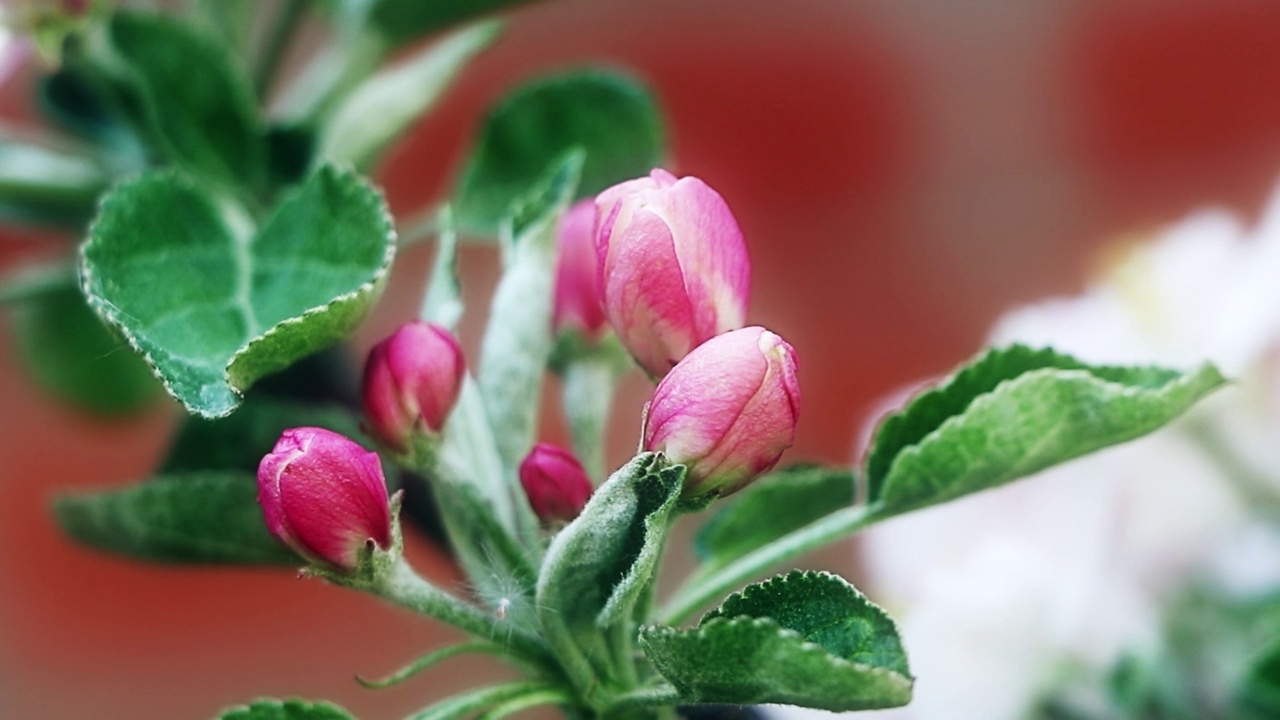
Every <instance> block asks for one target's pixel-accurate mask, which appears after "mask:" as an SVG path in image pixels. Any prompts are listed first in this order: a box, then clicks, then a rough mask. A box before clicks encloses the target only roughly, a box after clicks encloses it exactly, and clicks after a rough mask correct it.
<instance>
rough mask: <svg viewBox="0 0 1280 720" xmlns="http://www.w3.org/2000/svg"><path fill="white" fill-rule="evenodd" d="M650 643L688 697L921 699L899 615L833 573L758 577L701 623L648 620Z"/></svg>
mask: <svg viewBox="0 0 1280 720" xmlns="http://www.w3.org/2000/svg"><path fill="white" fill-rule="evenodd" d="M640 646H641V647H642V648H643V649H644V653H645V655H646V657H648V658H649V660H650V661H651V662H652V663H653V665H654V667H655V668H657V670H658V672H660V673H662V675H663V677H665V678H666V679H667V680H669V681H670V682H671V683H672V685H674V686H675V687H676V689H677V690H678V691H679V693H680V702H681V703H723V704H733V705H753V704H757V703H785V704H789V705H799V706H802V707H810V708H819V709H822V710H832V711H836V712H844V711H848V710H871V709H877V708H890V707H898V706H901V705H905V704H907V703H908V702H910V701H911V686H912V678H911V675H910V672H909V670H908V668H907V658H906V654H905V652H904V651H903V649H902V641H901V639H900V638H899V636H898V629H897V627H896V626H895V625H894V623H893V620H891V619H890V618H889V616H888V615H886V614H885V612H884V611H883V610H881V609H880V608H878V607H876V606H875V605H873V604H872V603H871V602H870V601H868V600H867V599H866V597H864V596H863V595H862V594H861V593H859V592H858V591H857V590H856V589H854V587H853V586H852V585H850V584H849V583H848V582H846V581H845V580H844V579H842V578H840V577H838V576H835V575H832V574H830V573H819V572H805V571H794V572H792V573H789V574H788V575H785V576H779V577H776V578H773V579H772V580H768V581H766V582H763V583H759V584H756V585H750V586H748V587H747V588H746V589H745V590H743V591H742V592H741V593H738V594H736V595H732V596H730V597H729V598H728V599H727V600H725V602H724V604H723V605H721V606H720V607H719V608H718V609H716V610H713V611H711V612H710V613H708V614H707V615H706V617H704V618H703V619H702V622H701V623H700V624H699V625H698V627H696V628H693V629H689V630H679V629H676V628H667V627H653V626H651V627H645V628H642V629H641V632H640Z"/></svg>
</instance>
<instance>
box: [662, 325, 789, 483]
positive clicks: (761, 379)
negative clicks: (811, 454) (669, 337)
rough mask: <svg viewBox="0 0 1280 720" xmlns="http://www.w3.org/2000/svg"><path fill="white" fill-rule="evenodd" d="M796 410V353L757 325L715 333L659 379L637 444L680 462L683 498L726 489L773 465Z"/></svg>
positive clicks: (786, 440) (787, 440)
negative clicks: (685, 469)
mask: <svg viewBox="0 0 1280 720" xmlns="http://www.w3.org/2000/svg"><path fill="white" fill-rule="evenodd" d="M799 413H800V386H799V385H798V384H797V382H796V355H795V351H794V350H793V349H792V348H791V346H790V345H788V344H787V342H786V341H785V340H783V339H782V338H780V337H778V336H777V335H775V334H773V333H771V332H769V331H768V330H765V329H764V328H761V327H748V328H742V329H741V330H734V331H732V332H728V333H725V334H724V335H719V336H717V337H714V338H712V339H710V340H708V341H706V342H705V343H703V344H702V345H700V346H698V347H697V348H696V349H695V350H694V351H693V352H691V353H689V355H688V356H687V357H685V359H684V360H681V361H680V363H679V364H677V365H676V366H675V367H674V368H672V370H671V372H670V373H668V374H667V376H666V377H665V378H663V380H662V382H660V383H658V388H657V389H656V390H655V391H654V393H653V401H652V402H651V403H650V404H649V414H648V417H647V419H646V421H645V428H644V448H645V449H646V450H651V451H657V452H662V453H664V454H665V455H666V456H667V459H669V460H671V461H672V462H675V463H680V464H683V465H687V466H688V467H689V475H688V477H687V478H686V479H685V489H684V496H685V497H699V496H705V495H708V494H715V495H728V494H730V493H732V492H735V491H737V490H740V489H742V488H743V487H744V486H746V485H747V484H748V483H750V482H751V481H752V480H754V479H755V478H756V477H757V476H759V475H760V474H761V473H764V472H766V471H768V470H769V469H770V468H772V467H773V466H774V465H776V464H777V462H778V458H779V457H781V456H782V451H783V450H786V449H787V448H789V447H791V443H792V441H793V440H794V439H795V434H796V419H797V417H798V416H799Z"/></svg>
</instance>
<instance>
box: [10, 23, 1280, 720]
mask: <svg viewBox="0 0 1280 720" xmlns="http://www.w3.org/2000/svg"><path fill="white" fill-rule="evenodd" d="M1277 40H1280V4H1277V3H1274V2H1267V1H1266V0H1230V1H1228V0H1176V1H1174V2H1169V1H1168V0H1126V1H1124V2H1119V1H1111V2H1076V3H1067V2H1039V3H1026V2H1022V1H1021V0H986V1H985V2H979V3H953V2H946V0H913V1H908V2H901V1H900V0H868V1H866V2H847V1H846V0H791V2H787V3H779V2H773V1H772V0H700V1H699V2H696V3H691V2H687V1H686V0H650V1H649V2H644V3H637V2H628V1H627V0H551V1H549V2H544V3H542V4H538V5H534V6H530V7H527V8H523V9H521V10H519V11H516V12H514V13H512V14H511V22H510V24H509V25H508V27H507V32H506V35H505V37H504V38H503V40H502V41H501V42H500V43H499V44H498V46H497V47H496V48H495V49H494V50H493V51H491V52H490V53H489V54H488V55H487V56H485V57H484V58H483V59H482V60H481V61H479V62H478V63H476V64H475V66H474V67H472V68H471V69H469V70H468V71H467V72H466V73H465V74H464V75H463V77H462V79H461V82H460V84H459V85H458V86H457V88H456V89H454V90H453V91H452V92H451V93H450V94H449V95H448V97H447V98H446V100H445V102H444V104H443V107H442V108H441V109H440V111H439V112H437V113H436V114H435V115H434V116H433V117H431V118H430V119H429V120H427V121H426V122H424V123H422V124H421V126H420V127H419V128H418V129H417V130H416V131H415V132H414V134H413V137H412V139H411V140H410V141H409V142H407V143H406V144H405V145H404V146H403V147H402V148H401V149H400V151H399V152H398V153H397V154H396V155H395V156H394V157H393V158H392V159H391V160H390V161H389V163H388V164H387V166H386V168H385V170H384V172H382V173H381V174H380V180H381V182H382V183H383V184H384V185H385V187H386V190H387V194H388V196H389V198H390V200H391V203H392V206H393V209H394V210H395V211H396V212H397V214H405V213H408V212H410V211H412V210H414V209H416V208H418V207H421V206H423V205H425V204H427V203H428V202H429V201H431V200H432V199H434V198H437V197H439V196H440V195H441V194H442V193H443V192H444V189H445V188H446V187H447V182H448V180H449V178H450V177H451V173H452V172H453V170H454V169H455V168H456V167H457V165H458V162H459V160H460V157H461V152H462V150H463V148H464V147H465V141H466V139H467V138H468V136H469V133H470V131H471V129H472V128H473V127H474V126H475V122H476V119H477V117H478V115H479V113H481V112H482V111H483V109H484V108H485V107H486V106H487V105H488V104H489V103H490V102H492V101H493V100H494V99H495V98H497V97H498V96H500V94H501V93H502V91H503V90H504V89H505V88H507V87H510V86H511V85H512V84H513V83H515V82H517V81H519V80H520V79H522V78H524V77H527V76H529V75H531V74H535V73H538V72H541V71H545V70H549V69H553V68H559V67H565V66H572V65H578V64H582V63H587V62H594V61H604V62H606V63H609V64H615V65H620V66H624V67H627V68H631V69H633V70H635V71H636V72H638V73H639V74H641V75H642V76H644V77H645V78H647V79H648V80H649V81H650V82H651V83H652V85H653V87H654V88H655V90H656V91H657V94H658V95H659V97H660V98H661V100H662V102H663V104H664V106H665V107H666V110H667V111H668V115H669V119H670V131H671V136H672V143H673V147H674V152H673V155H674V161H673V164H674V167H675V169H676V170H678V172H679V173H681V174H695V175H698V176H701V177H702V178H704V179H705V180H707V181H708V182H709V183H710V184H711V185H713V186H714V187H716V188H717V189H719V190H720V191H721V193H722V194H723V195H724V196H725V197H726V199H727V200H728V201H729V204H730V206H731V207H732V208H734V210H735V212H736V214H737V216H738V219H739V221H740V223H741V225H742V226H743V228H744V231H745V232H746V235H747V239H748V243H749V246H750V250H751V253H752V258H753V264H754V269H755V274H754V290H753V298H752V302H753V309H752V312H751V320H752V321H753V322H756V323H760V324H764V325H767V326H769V327H771V328H772V329H774V330H776V331H778V332H780V333H781V334H782V335H784V336H785V337H786V338H787V339H788V340H790V342H791V343H792V344H793V345H794V346H795V347H796V348H797V349H798V351H799V353H800V355H801V359H802V367H801V383H802V385H803V388H804V393H805V396H804V412H803V417H802V422H801V426H800V431H799V437H798V440H797V446H796V447H795V449H794V450H793V451H792V452H791V455H790V457H791V458H792V459H799V458H816V459H822V460H827V461H832V462H847V461H849V460H850V459H851V458H850V453H851V448H852V444H853V437H854V433H855V431H856V429H857V428H858V427H859V425H860V424H861V423H862V422H863V413H864V412H865V411H866V408H868V406H869V405H870V404H871V403H872V402H873V400H874V399H875V398H876V397H877V396H879V395H881V394H882V393H884V392H886V391H888V390H890V389H892V388H894V387H895V386H897V385H899V384H901V383H903V382H906V381H909V380H912V379H915V378H918V377H920V376H924V375H929V374H934V373H938V372H940V371H943V370H945V369H947V368H948V367H950V366H952V365H954V364H956V363H957V362H959V361H961V360H962V359H964V358H965V357H966V356H968V355H969V354H971V353H973V352H974V351H976V350H977V349H978V347H979V346H980V344H981V342H982V338H983V336H984V334H985V330H986V328H987V327H988V325H989V323H990V322H991V320H992V319H993V318H994V317H995V316H996V314H998V312H999V311H1000V310H1001V309H1002V308H1004V307H1006V306H1008V305H1010V304H1013V303H1017V302H1023V301H1028V300H1031V299H1034V298H1037V297H1041V296H1043V295H1046V294H1052V293H1061V292H1068V291H1071V290H1073V289H1076V288H1078V287H1079V286H1080V285H1081V283H1082V281H1083V279H1084V277H1085V276H1086V272H1087V270H1088V268H1089V266H1090V263H1091V262H1092V257H1093V254H1094V252H1095V250H1096V249H1097V248H1098V247H1099V246H1100V245H1101V244H1103V243H1105V242H1106V241H1108V240H1111V239H1114V238H1115V237H1116V236H1117V235H1119V234H1123V233H1131V232H1143V231H1149V230H1152V229H1155V228H1157V227H1159V225H1160V224H1162V223H1165V222H1168V221H1171V220H1173V219H1175V218H1177V217H1178V216H1180V215H1181V214H1183V213H1185V212H1187V211H1188V210H1190V209H1191V208H1193V207H1196V206H1200V205H1202V204H1206V203H1218V204H1226V205H1229V206H1231V207H1234V208H1237V209H1238V210H1239V211H1240V212H1242V213H1253V212H1254V211H1255V210H1256V209H1257V207H1258V206H1259V204H1260V202H1261V200H1262V199H1263V198H1264V197H1265V196H1266V195H1267V194H1268V193H1269V191H1270V190H1271V188H1272V185H1273V183H1274V181H1275V179H1276V177H1277V175H1278V174H1280V42H1277ZM26 93H27V88H26V83H25V82H24V81H23V80H22V79H19V81H17V82H13V83H10V84H9V85H7V86H5V87H4V89H3V91H2V95H0V106H2V107H3V109H4V111H5V113H6V114H7V115H8V116H10V117H13V116H18V117H20V116H21V115H22V114H23V113H22V110H21V108H22V106H23V104H24V103H25V102H26ZM2 237H3V244H0V263H2V264H3V265H2V267H3V268H6V269H7V268H12V267H14V266H16V265H18V264H20V263H22V262H25V261H26V260H28V259H30V258H32V257H37V256H40V255H43V254H47V253H48V251H49V248H50V247H51V246H57V245H58V244H59V241H58V240H56V239H51V238H49V237H47V236H43V237H40V238H37V237H36V236H34V235H32V234H23V233H18V232H10V231H6V232H5V234H4V235H3V236H2ZM63 247H65V245H63ZM494 261H495V258H494V257H493V255H492V252H491V251H490V250H487V249H483V248H472V249H469V250H467V251H466V253H465V256H464V258H463V263H464V270H465V271H466V276H467V281H468V282H469V283H470V284H469V286H468V297H469V298H471V299H472V300H473V305H472V308H473V309H472V317H471V318H470V321H469V322H470V324H469V325H467V327H466V330H467V331H469V335H468V336H467V337H465V338H464V340H465V341H466V343H467V344H468V345H469V346H471V347H474V346H475V345H476V343H477V340H478V338H477V337H476V331H477V328H478V327H479V323H480V322H481V321H482V319H483V318H482V316H481V315H480V313H479V312H477V311H476V310H475V306H476V305H479V304H480V303H481V301H482V299H483V298H484V297H485V293H486V290H487V288H489V287H491V285H492V282H493V279H494V277H495V273H496V268H495V262H494ZM428 263H429V250H428V249H426V248H415V249H413V250H411V251H409V252H407V253H405V254H404V255H403V256H402V257H401V259H400V260H399V262H398V265H397V272H396V277H395V282H393V284H392V287H391V288H390V289H389V291H388V295H387V299H386V301H385V302H384V303H383V305H382V306H381V307H380V308H379V311H378V313H377V314H376V315H375V317H374V318H372V319H371V320H370V321H369V322H368V323H367V324H366V326H365V327H364V328H363V329H362V331H361V334H360V342H361V343H363V344H364V346H367V344H368V343H369V342H371V341H373V340H375V339H377V338H378V337H380V336H381V335H382V334H383V333H385V332H387V331H388V330H389V329H390V328H392V327H393V326H394V325H395V324H396V323H398V322H399V321H401V320H404V319H406V318H407V317H408V316H409V315H410V314H411V313H412V312H413V308H414V305H413V297H412V293H413V292H414V291H415V288H416V287H417V286H418V285H419V284H420V282H421V277H422V272H423V271H424V268H425V267H426V266H427V264H428ZM0 322H2V323H4V324H5V329H4V332H3V333H0V345H2V346H3V347H2V348H0V717H3V718H5V720H43V719H52V718H79V717H94V718H97V719H98V720H112V719H116V718H119V719H121V720H124V719H126V718H127V719H128V720H139V719H146V718H156V719H160V718H165V719H171V718H184V717H191V718H199V717H209V716H212V715H214V713H215V711H216V710H217V709H218V708H220V707H222V706H224V705H228V704H232V703H236V702H241V701H244V700H247V699H249V698H252V697H255V696H258V695H274V696H295V695H297V696H305V697H328V698H331V699H334V700H336V701H338V702H340V703H342V704H344V705H346V706H347V707H349V708H350V709H351V710H353V711H354V712H355V713H356V714H357V715H359V716H361V717H363V718H367V719H372V718H391V717H397V716H399V715H400V714H404V713H407V712H409V711H410V710H412V709H413V708H415V707H418V706H420V705H423V704H425V703H426V702H427V700H428V699H430V698H434V697H439V696H441V695H443V694H445V693H447V692H449V691H451V690H454V689H456V687H455V685H456V683H458V682H461V681H462V679H465V680H466V681H467V682H474V681H475V680H476V678H479V677H480V676H482V675H485V674H493V673H494V672H496V670H494V669H493V668H492V666H491V665H490V664H489V663H488V662H486V661H484V660H477V659H473V658H464V659H460V660H456V661H451V663H454V664H452V665H450V666H447V668H441V669H440V670H439V671H437V672H433V673H428V675H427V676H425V677H421V678H418V679H416V680H414V681H410V682H409V683H406V684H405V685H403V686H400V687H399V688H396V689H392V690H386V691H382V692H381V693H374V692H370V691H365V690H362V689H360V688H359V687H357V686H356V685H355V684H354V683H353V682H352V680H351V676H352V674H353V673H356V672H359V673H363V674H367V675H378V674H381V673H383V672H385V671H388V670H390V669H391V668H392V667H393V666H395V665H396V664H398V663H400V662H402V661H406V660H408V659H410V658H411V657H413V656H414V655H415V654H416V653H420V652H422V651H424V650H426V649H429V648H430V647H434V646H436V645H438V644H440V643H441V642H442V641H443V638H445V636H446V634H445V632H444V631H442V630H440V629H438V628H436V627H434V626H432V625H431V624H430V623H428V622H426V621H424V620H421V619H418V618H415V617H411V616H408V615H406V614H402V613H400V612H398V611H396V610H393V609H389V608H384V607H382V606H380V605H378V604H377V603H376V602H374V601H373V600H370V599H367V598H365V597H362V596H358V595H356V594H353V593H349V592H345V591H341V590H338V589H334V588H330V587H325V586H323V585H321V584H320V583H318V582H300V581H297V580H295V579H294V578H292V577H291V576H290V575H289V574H288V573H277V572H266V571H241V570H228V569H217V570H198V569H173V568H154V567H147V566H142V565H137V564H133V563H130V562H127V561H124V560H120V559H116V558H114V557H108V556H105V555H101V554H96V553H93V552H90V551H87V550H84V549H82V548H79V547H76V546H73V545H71V544H70V543H69V542H67V541H66V540H64V539H63V538H61V537H60V536H59V534H58V533H57V531H56V530H55V528H54V527H53V524H52V522H51V520H50V516H49V513H48V511H47V506H48V502H49V500H50V498H51V497H52V496H53V495H54V494H56V493H57V492H59V491H62V490H65V489H69V488H92V487H105V486H111V485H115V484H120V483H124V482H127V481H129V480H132V479H135V478H139V477H142V476H145V475H146V474H147V473H148V471H149V470H150V468H151V466H152V465H153V463H154V462H155V461H156V459H157V457H158V455H159V454H160V453H161V451H162V449H163V447H164V443H165V441H166V438H167V435H168V433H169V432H170V431H171V429H172V427H173V425H174V423H175V421H176V419H177V418H178V411H177V410H176V409H175V408H174V407H173V406H172V405H171V404H162V406H161V407H157V408H155V409H154V410H152V411H150V412H148V413H146V414H144V415H143V416H141V417H138V418H134V419H130V420H126V421H120V420H113V421H107V420H101V419H94V418H86V417H82V416H80V415H77V414H76V413H75V412H74V411H73V410H71V409H70V408H68V407H65V406H62V405H60V404H58V403H57V402H55V401H53V400H50V399H49V398H48V397H46V396H45V395H43V394H42V393H41V392H40V391H39V390H38V389H36V388H34V387H32V385H31V383H30V381H29V379H28V378H27V377H26V376H25V375H24V373H23V371H22V370H21V369H20V368H19V367H18V365H17V360H16V358H15V357H14V353H13V350H12V341H11V339H10V336H9V332H8V329H7V323H8V319H7V318H6V317H3V316H0ZM646 392H647V390H646V387H645V384H644V383H643V381H641V380H640V379H638V378H634V377H633V378H632V379H631V381H630V382H629V383H628V384H627V386H626V388H625V391H624V393H623V396H622V397H621V399H620V400H619V415H618V421H617V422H616V423H615V427H614V429H613V432H612V436H611V449H612V453H613V457H614V459H615V460H617V461H619V462H620V461H621V460H622V459H623V458H624V457H625V456H626V455H627V453H628V450H629V449H630V448H634V443H635V433H636V430H637V426H638V419H637V418H638V411H639V406H640V404H641V403H642V402H643V400H644V396H645V393H646ZM549 432H550V433H551V434H552V435H558V434H560V433H561V432H562V431H561V430H560V429H559V428H557V427H554V426H553V427H552V428H551V429H550V430H549ZM412 552H413V554H414V557H415V558H416V560H417V562H418V564H419V565H421V566H422V567H423V568H424V569H425V571H426V572H427V573H428V574H431V575H433V576H435V577H437V578H440V579H441V582H445V583H450V582H453V581H454V579H455V577H454V576H453V575H452V574H451V570H450V569H449V567H448V565H447V562H446V561H445V560H444V559H443V558H442V557H441V556H440V554H439V553H438V552H437V551H435V550H434V549H433V548H431V547H429V546H427V545H426V544H425V543H420V542H418V543H414V546H413V548H412ZM833 557H834V561H835V562H838V561H839V558H838V556H833ZM828 561H833V560H832V559H831V558H828ZM873 595H874V593H873Z"/></svg>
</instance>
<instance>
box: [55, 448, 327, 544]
mask: <svg viewBox="0 0 1280 720" xmlns="http://www.w3.org/2000/svg"><path fill="white" fill-rule="evenodd" d="M54 509H55V512H56V514H57V517H58V523H59V524H60V525H61V526H62V529H63V531H64V532H66V533H67V534H68V535H70V536H71V537H72V538H74V539H76V540H78V541H79V542H81V543H83V544H85V545H89V546H91V547H94V548H97V549H99V550H106V551H108V552H113V553H117V554H120V555H127V556H130V557H134V558H139V559H142V560H153V561H157V562H167V563H234V564H273V565H300V564H302V563H301V561H300V560H299V559H298V557H297V556H296V555H294V554H293V553H292V552H291V551H289V550H288V549H287V548H285V547H284V546H283V545H281V544H280V543H278V542H276V540H275V539H274V538H272V537H271V534H270V533H269V532H267V526H266V522H265V521H264V520H263V518H262V509H261V508H260V507H259V506H258V484H257V481H256V479H255V477H254V474H253V473H249V472H243V471H239V470H220V471H209V472H192V473H183V474H177V475H166V476H162V477H158V478H155V479H153V480H149V481H147V482H145V483H142V484H139V485H134V486H132V487H128V488H125V489H123V490H111V491H107V492H101V493H93V494H85V495H72V496H67V497H63V498H60V499H59V500H58V501H57V503H56V504H55V507H54Z"/></svg>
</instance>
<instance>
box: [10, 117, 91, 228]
mask: <svg viewBox="0 0 1280 720" xmlns="http://www.w3.org/2000/svg"><path fill="white" fill-rule="evenodd" d="M107 183H108V178H107V174H106V172H104V170H103V169H102V167H100V166H99V165H98V164H97V163H96V162H94V161H92V160H90V159H88V158H84V157H79V156H76V155H71V154H68V153H64V152H59V151H57V150H53V149H51V148H46V147H41V146H38V145H31V144H26V143H20V142H17V141H13V140H6V139H0V217H3V218H6V219H9V220H14V221H18V222H30V223H43V224H52V225H61V226H64V227H76V228H80V227H83V225H84V223H85V222H87V221H88V220H89V219H90V218H92V217H93V211H94V208H95V207H97V202H98V196H99V195H101V194H102V193H103V192H104V191H106V189H107Z"/></svg>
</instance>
